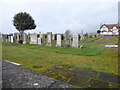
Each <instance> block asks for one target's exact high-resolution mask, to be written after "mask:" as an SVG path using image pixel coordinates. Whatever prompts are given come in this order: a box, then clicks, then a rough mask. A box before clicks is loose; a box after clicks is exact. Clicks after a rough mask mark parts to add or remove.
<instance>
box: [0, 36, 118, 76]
mask: <svg viewBox="0 0 120 90" xmlns="http://www.w3.org/2000/svg"><path fill="white" fill-rule="evenodd" d="M101 39H103V38H102V37H101V38H99V39H95V40H94V41H93V40H90V42H89V43H88V42H87V41H86V42H85V43H87V44H85V43H84V44H85V45H84V44H83V47H84V48H83V49H82V50H81V49H79V48H78V49H77V48H65V47H54V46H53V47H48V46H41V45H30V44H15V43H13V44H12V43H3V44H2V45H3V47H2V57H3V59H6V60H9V61H13V62H16V63H20V64H21V65H22V67H24V68H28V69H30V70H32V71H36V72H38V73H41V74H43V72H44V71H45V70H47V69H50V68H53V67H54V66H59V65H65V64H67V65H70V66H73V67H79V68H83V69H87V70H94V71H101V72H106V73H112V74H118V52H117V48H105V47H103V46H101V45H106V44H107V43H104V42H103V43H101ZM112 39H113V42H111V43H112V44H114V43H115V42H116V43H117V40H116V38H114V37H112ZM107 40H108V41H107ZM106 41H107V42H108V44H109V42H110V41H109V39H107V38H106ZM54 42H55V41H54ZM96 42H99V44H96ZM80 43H82V41H80ZM36 67H38V68H36Z"/></svg>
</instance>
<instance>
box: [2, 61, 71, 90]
mask: <svg viewBox="0 0 120 90" xmlns="http://www.w3.org/2000/svg"><path fill="white" fill-rule="evenodd" d="M2 70H3V71H2V73H3V77H2V78H3V86H2V87H3V88H73V86H71V85H68V84H66V83H64V82H60V81H57V80H55V79H52V78H49V77H47V76H44V75H41V74H38V73H36V72H33V71H30V70H28V69H25V68H22V67H20V66H17V65H13V64H11V63H9V62H6V61H4V60H2Z"/></svg>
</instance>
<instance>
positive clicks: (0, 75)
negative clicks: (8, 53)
mask: <svg viewBox="0 0 120 90" xmlns="http://www.w3.org/2000/svg"><path fill="white" fill-rule="evenodd" d="M1 88H2V61H0V90H1Z"/></svg>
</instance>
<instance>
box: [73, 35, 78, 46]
mask: <svg viewBox="0 0 120 90" xmlns="http://www.w3.org/2000/svg"><path fill="white" fill-rule="evenodd" d="M72 47H75V48H78V33H74V34H73V44H72Z"/></svg>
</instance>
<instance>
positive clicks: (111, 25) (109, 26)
mask: <svg viewBox="0 0 120 90" xmlns="http://www.w3.org/2000/svg"><path fill="white" fill-rule="evenodd" d="M103 26H106V27H107V28H108V29H112V28H113V27H114V26H116V27H117V28H118V24H103V25H101V26H100V29H101V28H102V27H103Z"/></svg>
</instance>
